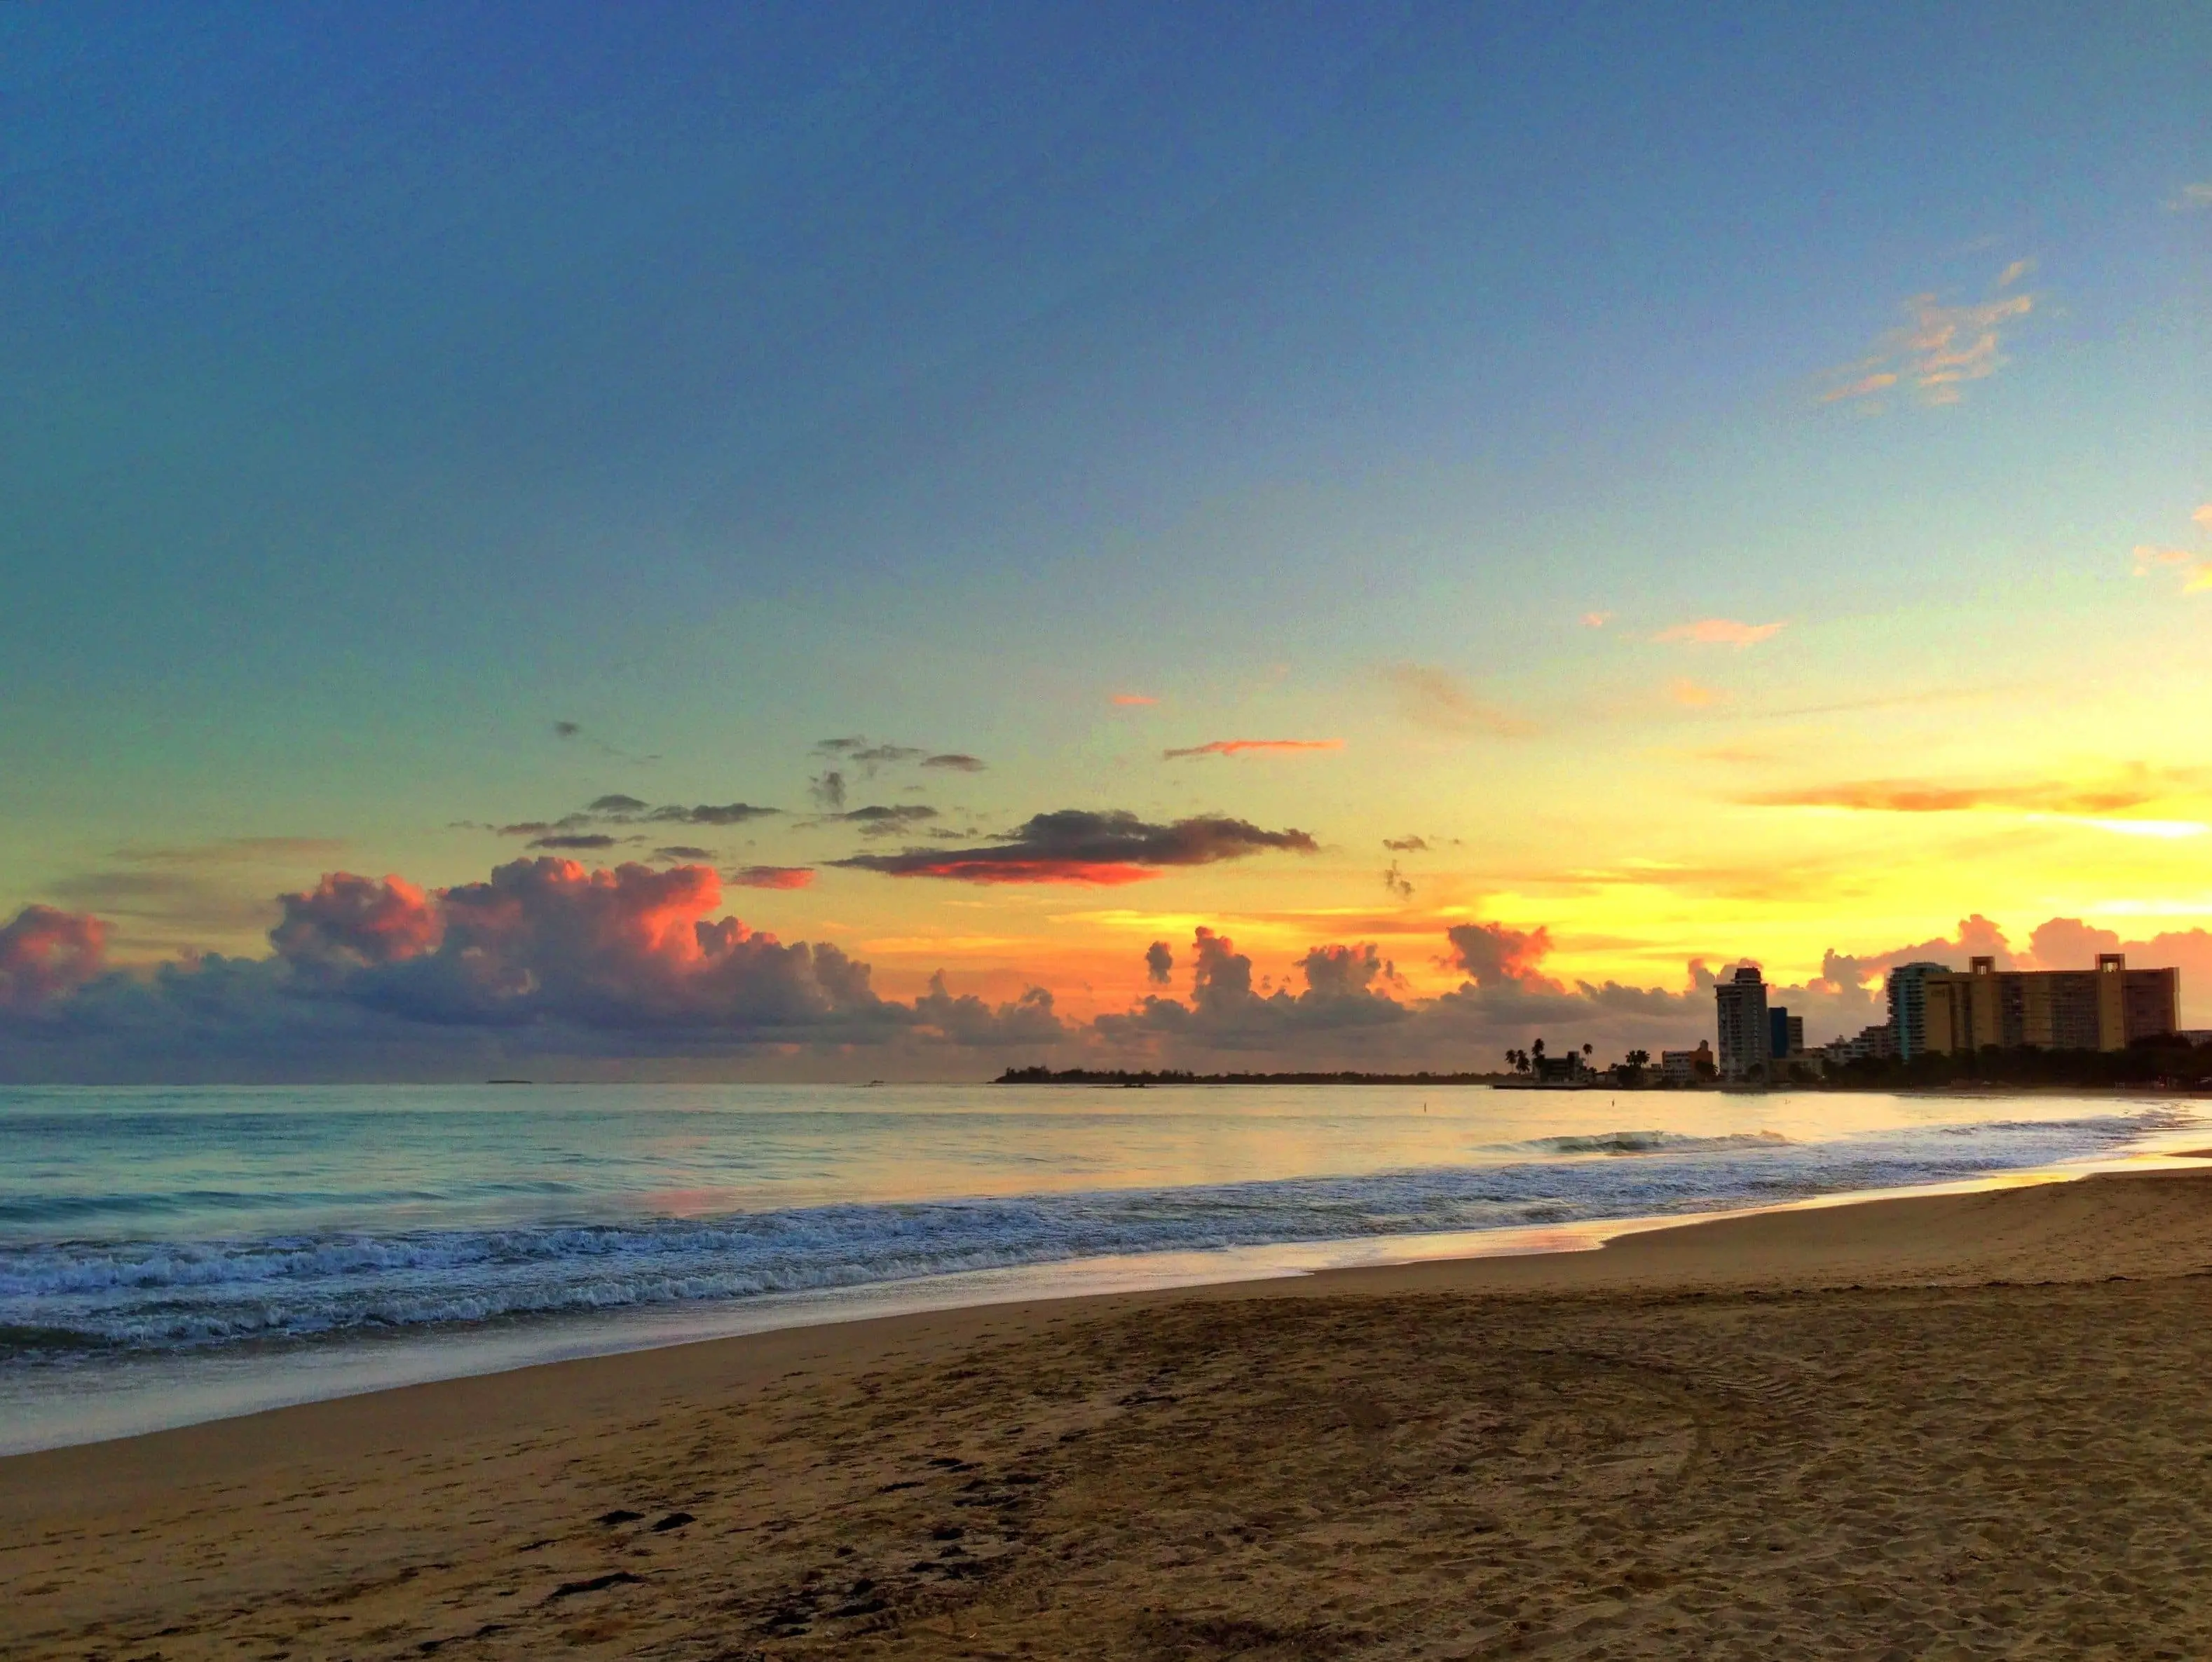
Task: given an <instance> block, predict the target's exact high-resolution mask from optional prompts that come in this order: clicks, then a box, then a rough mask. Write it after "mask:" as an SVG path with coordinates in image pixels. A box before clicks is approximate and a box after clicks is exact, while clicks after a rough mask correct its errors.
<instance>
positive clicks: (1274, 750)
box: [1160, 739, 1344, 762]
mask: <svg viewBox="0 0 2212 1662" xmlns="http://www.w3.org/2000/svg"><path fill="white" fill-rule="evenodd" d="M1343 748H1344V740H1341V739H1216V740H1213V741H1212V743H1211V744H1206V745H1190V746H1185V747H1184V748H1182V749H1181V750H1164V751H1162V752H1160V760H1162V761H1163V762H1172V761H1174V760H1176V758H1178V757H1184V756H1246V755H1255V756H1294V755H1297V754H1299V753H1301V752H1306V751H1317V750H1342V749H1343Z"/></svg>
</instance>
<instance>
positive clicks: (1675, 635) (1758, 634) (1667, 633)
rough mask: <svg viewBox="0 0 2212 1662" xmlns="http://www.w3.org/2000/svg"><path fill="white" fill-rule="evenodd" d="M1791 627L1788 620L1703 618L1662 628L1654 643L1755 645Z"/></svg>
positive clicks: (1654, 637)
mask: <svg viewBox="0 0 2212 1662" xmlns="http://www.w3.org/2000/svg"><path fill="white" fill-rule="evenodd" d="M1789 627H1790V624H1789V623H1788V621H1787V620H1786V619H1785V620H1784V621H1782V622H1779V623H1771V624H1745V623H1738V622H1737V621H1736V620H1735V618H1699V619H1698V620H1697V621H1696V622H1694V623H1687V624H1675V625H1674V627H1673V628H1672V629H1662V630H1660V631H1659V632H1658V633H1657V634H1656V635H1655V636H1652V637H1651V638H1652V639H1653V640H1655V641H1686V642H1690V643H1691V644H1692V645H1693V646H1733V647H1746V646H1755V645H1757V644H1758V643H1759V642H1761V641H1771V640H1772V639H1773V638H1774V637H1775V636H1778V635H1779V634H1780V633H1781V632H1782V631H1783V630H1785V629H1787V628H1789Z"/></svg>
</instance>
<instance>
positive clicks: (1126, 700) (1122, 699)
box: [1113, 692, 1159, 709]
mask: <svg viewBox="0 0 2212 1662" xmlns="http://www.w3.org/2000/svg"><path fill="white" fill-rule="evenodd" d="M1113 702H1114V703H1117V704H1119V705H1121V708H1122V709H1140V708H1142V707H1143V706H1145V705H1147V704H1157V703H1159V700H1158V699H1157V698H1155V697H1152V695H1151V694H1150V693H1148V692H1117V693H1115V695H1114V698H1113Z"/></svg>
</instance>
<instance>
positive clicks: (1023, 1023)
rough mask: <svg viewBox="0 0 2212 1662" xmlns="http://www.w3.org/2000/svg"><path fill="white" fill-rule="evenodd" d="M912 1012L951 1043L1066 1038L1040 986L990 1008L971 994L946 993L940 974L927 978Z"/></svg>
mask: <svg viewBox="0 0 2212 1662" xmlns="http://www.w3.org/2000/svg"><path fill="white" fill-rule="evenodd" d="M914 1013H915V1016H916V1017H917V1018H919V1019H920V1020H923V1021H926V1022H927V1023H928V1024H929V1025H930V1026H933V1027H934V1028H936V1029H937V1030H938V1031H939V1032H941V1033H943V1034H944V1035H945V1038H947V1039H949V1040H950V1041H951V1043H953V1044H971V1045H984V1044H990V1045H1036V1044H1054V1043H1055V1042H1057V1041H1058V1040H1060V1039H1061V1038H1066V1035H1067V1029H1066V1027H1065V1026H1063V1025H1062V1024H1061V1022H1060V1018H1059V1016H1057V1015H1056V1014H1054V1012H1053V1001H1052V995H1051V994H1050V993H1049V992H1048V991H1046V990H1045V989H1043V988H1042V987H1032V988H1030V989H1029V990H1028V991H1027V992H1025V993H1024V994H1023V995H1021V996H1020V997H1019V998H1018V999H1015V1000H1013V1001H1011V1002H1009V1003H1006V1004H1001V1005H1000V1006H999V1007H998V1008H996V1009H994V1008H991V1007H990V1006H989V1005H987V1004H986V1003H984V1002H983V1001H982V1000H981V999H980V998H977V997H975V995H973V994H971V993H963V994H962V995H959V996H958V997H957V998H956V997H954V996H953V995H951V994H949V993H947V992H946V991H945V976H944V973H943V972H942V971H939V973H938V974H936V975H933V976H932V977H930V978H929V990H928V991H927V992H926V993H924V994H923V995H921V997H919V998H917V999H915V1001H914Z"/></svg>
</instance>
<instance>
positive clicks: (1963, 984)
mask: <svg viewBox="0 0 2212 1662" xmlns="http://www.w3.org/2000/svg"><path fill="white" fill-rule="evenodd" d="M1920 998H1921V1001H1922V1020H1923V1044H1925V1046H1926V1048H1927V1050H1929V1052H1931V1053H1932V1054H1935V1055H1937V1056H1950V1055H1953V1054H1955V1053H1957V1052H1960V1051H1970V1050H1980V1049H1982V1048H1983V1047H1984V1045H1990V1044H1995V1045H1999V1046H2002V1048H2004V1049H2006V1050H2016V1049H2018V1048H2019V1047H2021V1045H2028V1044H2032V1045H2034V1046H2036V1047H2037V1048H2039V1049H2040V1050H2125V1049H2127V1047H2128V1046H2129V1045H2130V1044H2133V1043H2134V1042H2135V1041H2136V1039H2139V1038H2159V1037H2162V1036H2164V1035H2166V1034H2169V1033H2173V1032H2178V1031H2179V1028H2180V1025H2181V1023H2180V1014H2181V971H2179V970H2174V969H2162V970H2130V968H2128V961H2127V959H2125V958H2124V956H2122V955H2121V954H2120V953H2100V954H2099V956H2098V959H2097V967H2096V968H2095V969H2093V970H2000V969H1998V968H1997V966H1996V959H1994V958H1977V959H1974V960H1972V964H1971V965H1969V966H1968V968H1967V969H1966V972H1965V973H1964V974H1960V972H1959V971H1955V970H1947V971H1943V972H1942V973H1941V974H1933V975H1928V976H1923V977H1922V978H1921V986H1920Z"/></svg>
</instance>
